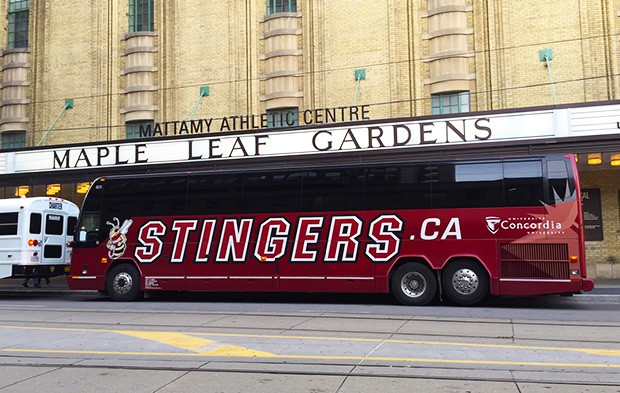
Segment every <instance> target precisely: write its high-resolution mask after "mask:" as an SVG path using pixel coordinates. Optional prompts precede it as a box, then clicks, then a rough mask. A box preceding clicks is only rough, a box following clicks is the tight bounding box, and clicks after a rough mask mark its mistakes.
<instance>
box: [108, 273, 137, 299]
mask: <svg viewBox="0 0 620 393" xmlns="http://www.w3.org/2000/svg"><path fill="white" fill-rule="evenodd" d="M132 286H133V278H132V277H131V274H129V273H127V272H122V273H119V274H117V275H116V277H114V282H113V283H112V287H113V288H114V292H116V293H118V294H119V295H124V294H126V293H127V292H129V291H130V290H131V287H132Z"/></svg>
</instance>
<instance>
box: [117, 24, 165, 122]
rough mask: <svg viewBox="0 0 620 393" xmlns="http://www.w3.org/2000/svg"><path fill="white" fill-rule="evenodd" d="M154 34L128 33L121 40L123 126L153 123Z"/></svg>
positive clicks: (155, 81)
mask: <svg viewBox="0 0 620 393" xmlns="http://www.w3.org/2000/svg"><path fill="white" fill-rule="evenodd" d="M155 39H156V33H153V32H139V33H131V34H128V35H127V36H126V37H125V51H124V53H123V55H124V58H125V66H124V68H123V70H122V71H121V75H122V76H123V77H124V88H123V90H122V92H123V94H124V98H125V101H124V108H123V109H122V111H121V113H123V114H124V115H125V122H129V121H145V120H154V119H155V112H156V111H157V104H156V98H157V84H156V83H157V67H156V65H155V56H156V53H157V47H156V44H155Z"/></svg>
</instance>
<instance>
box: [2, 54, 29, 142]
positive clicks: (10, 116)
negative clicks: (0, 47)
mask: <svg viewBox="0 0 620 393" xmlns="http://www.w3.org/2000/svg"><path fill="white" fill-rule="evenodd" d="M29 57H30V51H29V50H28V49H9V50H6V51H4V53H3V54H2V87H1V88H2V99H1V101H0V132H4V131H26V130H27V128H28V122H29V120H28V118H29V104H30V99H29V98H28V93H29V91H30V80H29V76H28V75H29V68H30V64H29Z"/></svg>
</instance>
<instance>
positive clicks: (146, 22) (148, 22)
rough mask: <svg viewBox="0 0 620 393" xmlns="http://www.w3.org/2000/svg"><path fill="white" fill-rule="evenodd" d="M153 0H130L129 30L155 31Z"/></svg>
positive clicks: (131, 31) (132, 31)
mask: <svg viewBox="0 0 620 393" xmlns="http://www.w3.org/2000/svg"><path fill="white" fill-rule="evenodd" d="M153 15H154V14H153V0H129V32H130V33H135V32H137V31H154V30H155V28H154V24H153Z"/></svg>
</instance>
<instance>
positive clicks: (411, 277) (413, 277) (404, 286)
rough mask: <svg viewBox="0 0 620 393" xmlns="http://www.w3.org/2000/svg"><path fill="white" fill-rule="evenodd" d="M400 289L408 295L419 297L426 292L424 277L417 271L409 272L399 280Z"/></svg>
mask: <svg viewBox="0 0 620 393" xmlns="http://www.w3.org/2000/svg"><path fill="white" fill-rule="evenodd" d="M400 289H401V291H402V292H403V293H404V294H405V295H407V296H408V297H411V298H416V297H420V296H422V295H423V294H424V292H426V279H425V278H424V276H423V275H422V274H420V273H418V272H409V273H407V274H405V275H404V276H403V278H402V279H401V280H400Z"/></svg>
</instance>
